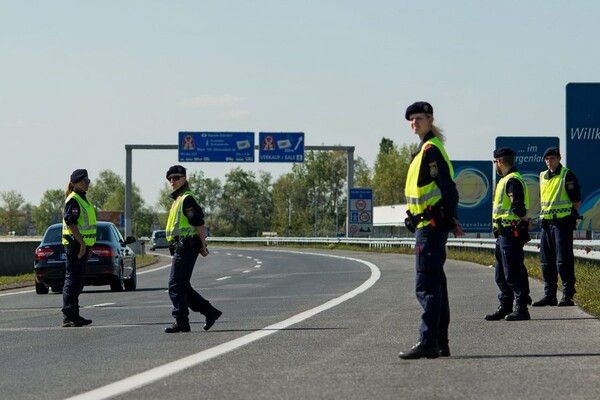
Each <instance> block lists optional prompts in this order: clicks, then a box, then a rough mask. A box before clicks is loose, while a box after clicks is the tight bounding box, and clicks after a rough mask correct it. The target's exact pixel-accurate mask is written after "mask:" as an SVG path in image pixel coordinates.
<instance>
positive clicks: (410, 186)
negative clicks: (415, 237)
mask: <svg viewBox="0 0 600 400" xmlns="http://www.w3.org/2000/svg"><path fill="white" fill-rule="evenodd" d="M428 144H429V145H432V146H435V147H437V148H438V149H439V150H440V152H441V153H442V156H443V157H444V160H445V161H446V163H447V164H448V169H449V170H450V176H451V177H453V176H454V168H453V167H452V163H451V162H450V159H449V158H448V154H447V153H446V150H445V149H444V145H443V144H442V142H441V141H440V140H439V139H438V138H437V137H433V138H432V139H429V140H428V141H426V142H425V143H423V146H422V147H421V150H420V151H419V152H418V153H417V155H416V156H415V158H413V160H412V161H411V163H410V166H409V167H408V174H407V176H406V185H405V186H404V195H405V196H406V203H407V206H408V210H409V211H410V212H411V213H412V214H414V215H418V214H422V213H423V212H424V211H425V209H426V208H427V207H428V206H434V205H435V204H436V203H437V202H438V201H440V199H441V198H442V191H441V190H440V188H439V186H438V185H437V183H435V181H431V182H430V183H429V184H427V185H425V186H422V187H419V185H418V182H419V172H420V169H421V162H422V161H423V154H424V153H425V149H426V148H427V145H428ZM429 224H430V221H428V220H422V221H421V222H419V224H418V225H417V228H422V227H424V226H427V225H429Z"/></svg>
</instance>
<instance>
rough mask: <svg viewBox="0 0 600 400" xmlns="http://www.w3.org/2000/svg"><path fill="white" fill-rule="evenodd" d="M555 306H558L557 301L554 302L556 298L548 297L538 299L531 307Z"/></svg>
mask: <svg viewBox="0 0 600 400" xmlns="http://www.w3.org/2000/svg"><path fill="white" fill-rule="evenodd" d="M557 304H558V301H557V300H556V297H554V298H550V297H548V296H544V297H542V298H541V299H539V300H538V301H536V302H534V303H533V304H532V305H531V306H532V307H546V306H555V305H557Z"/></svg>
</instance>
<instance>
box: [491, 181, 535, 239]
mask: <svg viewBox="0 0 600 400" xmlns="http://www.w3.org/2000/svg"><path fill="white" fill-rule="evenodd" d="M511 178H515V179H517V180H518V181H519V182H521V184H522V185H523V192H524V195H525V208H526V209H527V210H529V191H528V190H527V184H526V183H525V181H524V180H523V177H522V176H521V174H520V173H519V172H511V173H510V174H508V175H506V176H505V177H503V178H502V179H500V181H499V182H498V185H497V186H496V194H495V195H494V205H493V210H492V221H493V222H494V226H496V227H498V228H503V227H504V228H506V227H509V226H511V225H512V223H513V222H516V223H518V222H520V221H521V218H519V216H518V215H517V214H515V213H514V212H513V210H511V201H510V197H508V194H506V183H507V182H508V181H509V180H510V179H511Z"/></svg>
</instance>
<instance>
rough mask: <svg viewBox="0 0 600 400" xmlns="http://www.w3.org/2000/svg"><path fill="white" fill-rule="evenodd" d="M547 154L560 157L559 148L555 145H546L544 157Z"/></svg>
mask: <svg viewBox="0 0 600 400" xmlns="http://www.w3.org/2000/svg"><path fill="white" fill-rule="evenodd" d="M548 156H557V157H560V150H559V149H558V147H556V146H552V147H548V148H547V149H546V151H545V152H544V158H546V157H548Z"/></svg>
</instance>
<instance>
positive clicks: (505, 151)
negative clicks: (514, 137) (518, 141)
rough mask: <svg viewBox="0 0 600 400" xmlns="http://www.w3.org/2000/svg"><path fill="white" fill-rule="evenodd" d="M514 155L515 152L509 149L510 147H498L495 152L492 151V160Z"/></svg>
mask: <svg viewBox="0 0 600 400" xmlns="http://www.w3.org/2000/svg"><path fill="white" fill-rule="evenodd" d="M514 155H515V151H514V150H513V149H511V148H510V147H505V146H502V147H499V148H497V149H496V150H494V158H502V157H506V156H514Z"/></svg>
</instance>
